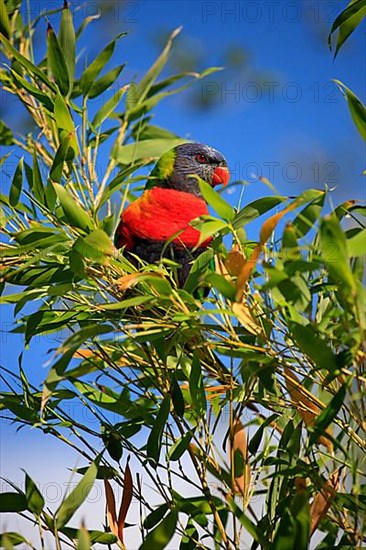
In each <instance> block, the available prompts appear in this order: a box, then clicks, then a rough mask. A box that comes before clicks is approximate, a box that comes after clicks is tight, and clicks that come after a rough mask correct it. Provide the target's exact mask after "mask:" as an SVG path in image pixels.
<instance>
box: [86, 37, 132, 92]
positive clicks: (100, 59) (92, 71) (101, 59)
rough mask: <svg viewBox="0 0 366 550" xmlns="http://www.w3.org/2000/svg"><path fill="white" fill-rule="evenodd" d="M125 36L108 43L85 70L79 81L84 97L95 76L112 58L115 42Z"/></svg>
mask: <svg viewBox="0 0 366 550" xmlns="http://www.w3.org/2000/svg"><path fill="white" fill-rule="evenodd" d="M125 35H126V33H125V32H122V33H120V34H118V35H117V36H116V38H115V39H114V40H112V42H110V43H109V44H108V46H106V47H105V48H104V50H103V51H102V52H101V53H100V54H99V55H98V56H97V57H96V58H95V59H94V61H93V62H92V63H91V64H90V65H89V67H87V69H85V71H84V72H83V75H82V77H81V79H80V88H81V90H82V92H83V94H84V95H88V92H89V90H90V88H91V87H92V86H93V84H94V82H95V80H96V78H97V76H98V75H99V73H100V72H101V70H102V69H103V68H104V67H105V65H106V64H107V63H108V61H109V60H110V58H111V57H112V54H113V52H114V48H115V45H116V42H117V40H119V38H121V36H125Z"/></svg>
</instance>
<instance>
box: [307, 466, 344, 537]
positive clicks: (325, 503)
mask: <svg viewBox="0 0 366 550" xmlns="http://www.w3.org/2000/svg"><path fill="white" fill-rule="evenodd" d="M339 478H340V469H339V470H337V471H336V472H334V473H333V474H332V475H331V476H330V478H329V479H328V480H327V481H326V482H325V483H324V485H323V487H322V489H321V491H320V492H319V493H317V494H316V495H315V497H314V500H313V502H312V505H311V506H310V520H311V528H310V533H311V535H312V534H313V533H314V531H315V530H316V528H317V527H318V525H319V523H320V522H321V520H322V519H323V518H324V517H325V516H326V515H327V512H328V510H329V508H330V506H331V504H332V502H333V500H334V498H335V496H336V493H337V490H338V487H339Z"/></svg>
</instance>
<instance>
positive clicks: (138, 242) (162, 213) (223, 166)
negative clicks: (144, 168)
mask: <svg viewBox="0 0 366 550" xmlns="http://www.w3.org/2000/svg"><path fill="white" fill-rule="evenodd" d="M195 176H199V178H201V179H202V180H204V181H205V182H207V183H208V184H209V185H211V186H212V187H215V186H216V185H219V184H223V185H227V183H228V181H229V179H230V172H229V169H228V165H227V162H226V160H225V158H224V156H223V155H222V154H221V153H220V152H219V151H217V150H216V149H214V148H213V147H210V146H209V145H205V144H201V143H192V142H188V143H182V144H180V145H177V146H176V147H174V148H172V149H170V150H168V151H167V152H166V153H164V154H163V155H162V156H161V157H160V159H159V160H158V162H157V163H156V165H155V167H154V168H153V170H152V172H151V173H150V176H149V177H148V179H147V183H146V186H145V189H144V191H143V193H142V195H141V196H140V197H139V198H138V199H136V200H135V201H134V202H132V203H131V204H130V205H129V206H128V207H127V208H126V209H125V210H124V211H123V212H122V214H121V218H120V221H119V224H118V227H117V229H116V232H115V235H114V245H115V247H116V248H117V249H120V248H123V254H124V255H125V257H127V259H128V260H130V261H131V263H132V264H133V265H135V266H137V265H138V259H137V258H141V259H142V260H144V261H145V262H147V263H151V264H152V263H158V262H159V261H160V260H161V258H162V257H165V258H170V259H172V260H174V261H175V262H176V263H177V264H178V265H179V269H178V273H177V279H178V286H179V287H183V286H184V284H185V282H186V280H187V277H188V275H189V272H190V269H191V266H192V262H193V260H195V259H196V258H198V256H200V254H202V253H203V252H204V251H205V250H206V249H207V248H208V247H209V245H210V242H211V241H212V237H209V238H207V239H205V240H204V241H203V242H200V236H201V233H200V231H199V230H198V229H196V228H194V227H192V226H191V225H190V222H192V220H194V219H195V218H198V217H199V216H202V215H205V214H208V213H209V212H208V206H207V203H206V202H205V200H204V198H203V197H202V195H201V192H200V186H199V183H198V180H197V178H196V177H195ZM136 257H137V258H136Z"/></svg>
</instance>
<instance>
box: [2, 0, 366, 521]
mask: <svg viewBox="0 0 366 550" xmlns="http://www.w3.org/2000/svg"><path fill="white" fill-rule="evenodd" d="M30 3H31V9H32V12H33V13H32V15H33V16H34V15H37V14H38V13H39V12H40V10H41V9H45V8H54V7H56V6H57V5H59V3H58V2H56V1H55V0H54V1H46V0H44V1H38V0H31V2H30ZM78 4H79V3H78V2H71V5H72V8H73V9H74V8H76V7H77V5H78ZM346 4H347V2H345V1H340V2H335V1H333V2H331V1H329V2H327V1H325V0H319V1H314V2H312V1H311V2H310V0H304V1H303V0H295V1H291V2H287V1H286V0H280V1H270V0H268V1H266V0H263V1H262V0H255V1H249V0H248V1H246V2H243V1H242V2H200V1H188V2H184V1H180V0H174V1H172V2H169V1H164V0H163V1H159V0H157V1H150V0H145V1H131V2H130V1H127V2H124V3H122V2H117V1H112V2H110V6H111V11H110V12H109V14H107V15H106V20H104V21H103V19H102V20H98V21H94V22H93V23H91V24H90V25H89V27H88V28H87V30H86V32H85V34H84V36H83V39H82V41H81V44H82V46H83V48H85V52H86V53H87V57H88V59H89V60H90V59H92V58H93V57H94V56H95V55H96V54H97V53H98V52H99V51H100V50H101V49H102V48H103V47H104V46H105V45H106V43H107V42H109V41H110V40H111V39H112V37H113V36H114V35H115V34H117V33H118V32H121V31H123V30H127V31H128V32H129V34H128V36H127V37H125V38H123V39H121V40H120V41H119V44H118V47H117V48H116V52H115V55H114V58H113V61H112V63H111V66H112V65H113V66H114V65H116V64H118V63H122V62H123V61H127V62H128V65H127V68H126V69H125V71H124V72H122V75H121V78H120V83H121V85H123V84H124V83H126V82H128V80H129V79H130V78H133V77H136V76H139V75H142V74H143V73H144V72H146V70H147V69H148V67H149V66H150V65H151V63H152V62H153V60H154V59H155V57H156V56H157V54H158V53H159V47H158V45H157V43H158V42H159V40H158V38H159V36H161V34H162V33H167V32H169V31H171V30H173V29H174V28H176V27H178V26H180V25H182V26H183V30H182V33H181V36H180V37H179V38H178V40H177V47H178V48H181V49H182V48H183V49H184V48H187V49H188V50H189V51H191V52H192V54H193V56H197V59H198V62H199V64H200V66H199V67H197V69H200V70H201V69H203V68H205V67H208V66H221V65H223V63H224V62H225V55H224V53H225V52H227V51H229V50H230V49H232V48H236V49H237V50H242V51H243V52H245V55H246V56H247V57H246V58H247V59H248V61H247V62H246V63H245V66H244V68H243V67H239V68H238V69H237V71H236V70H235V68H233V67H231V68H230V69H228V70H227V71H223V72H222V73H219V74H218V75H215V77H214V78H212V77H209V78H208V79H207V80H206V81H198V82H197V83H196V88H195V89H196V95H197V97H201V98H202V97H205V94H207V93H210V91H212V89H218V90H219V101H218V102H216V104H215V105H214V106H213V107H212V109H206V110H205V109H197V108H194V107H193V106H192V105H191V104H190V102H189V100H188V98H189V97H191V96H190V94H191V92H187V94H185V95H178V96H173V97H172V98H168V99H167V100H166V101H164V102H162V103H161V104H160V105H159V106H158V107H157V109H156V111H155V119H154V124H157V125H159V126H162V127H165V128H167V129H169V130H171V131H173V132H175V133H177V134H178V135H180V136H183V137H187V138H189V139H193V140H196V141H200V142H204V143H209V144H211V145H213V146H214V147H216V148H217V149H219V150H220V151H221V152H222V153H223V154H224V155H225V156H226V158H227V160H228V163H229V166H230V169H231V172H232V173H233V176H234V178H235V179H246V180H248V186H247V187H246V189H245V193H244V201H251V200H254V199H255V198H258V197H260V196H263V195H267V194H270V192H269V190H268V189H267V188H266V187H265V186H264V184H262V183H260V182H258V181H257V179H256V177H255V174H262V175H264V176H266V177H268V178H270V179H271V181H272V183H273V184H274V185H275V186H276V187H277V188H278V189H279V190H280V191H281V192H283V193H290V194H293V195H296V194H298V193H300V192H301V191H303V190H304V189H305V188H306V187H308V186H314V187H317V188H323V187H324V184H325V183H328V184H329V185H330V186H331V187H335V188H336V189H335V191H334V192H333V200H334V202H335V203H337V202H341V201H342V200H345V199H346V198H347V199H348V198H356V199H364V198H365V184H364V179H363V178H362V176H361V172H362V170H363V169H364V164H365V149H364V144H363V143H362V141H361V138H360V136H359V134H358V133H357V130H356V129H355V126H354V124H353V122H352V120H351V118H350V116H349V113H348V108H347V104H346V102H345V100H344V98H343V97H342V95H341V93H340V92H339V90H338V89H337V87H336V86H335V85H334V84H332V79H333V78H338V79H340V80H342V81H343V82H344V83H345V84H346V85H347V86H348V87H349V88H351V89H352V90H353V91H354V92H355V93H356V94H357V95H358V96H359V97H360V98H361V99H362V100H363V101H365V78H366V77H365V75H366V66H365V65H366V63H365V57H366V56H365V55H364V46H363V43H364V38H365V37H364V35H365V26H361V27H360V28H359V29H357V31H356V32H355V33H354V35H353V36H352V37H351V39H350V40H349V42H348V43H347V44H346V45H345V46H344V48H343V49H342V50H341V51H340V53H339V55H338V58H337V59H336V60H335V61H333V57H332V55H331V53H330V52H329V50H328V48H327V43H326V40H327V32H328V30H329V28H330V26H331V23H332V21H333V20H334V19H335V17H336V15H337V14H338V13H339V12H340V11H341V9H342V8H343V7H344V6H345V5H346ZM100 5H101V4H100V2H98V1H94V0H93V1H92V0H90V1H89V2H86V3H85V6H84V7H81V8H79V9H78V10H75V16H76V19H77V21H78V23H80V21H81V20H82V18H83V17H85V16H86V15H94V14H96V13H98V11H99V9H100ZM50 21H51V24H52V25H53V26H55V27H56V28H57V26H58V21H59V16H50ZM106 22H107V23H106ZM44 32H45V22H41V23H40V25H39V30H38V33H39V34H38V35H37V40H38V41H37V43H38V44H40V42H41V36H42V35H43V33H44ZM39 56H40V57H41V53H39ZM169 70H172V68H170V69H169V67H168V68H167V71H166V73H164V74H169ZM272 92H273V94H272ZM2 99H3V100H4V96H2ZM4 101H5V103H4V105H3V116H4V118H5V119H6V120H7V121H8V122H9V121H10V120H12V117H13V112H12V110H11V109H12V106H13V105H14V103H13V102H12V101H9V98H6V97H5V100H4ZM99 106H100V105H99ZM93 108H95V109H97V108H98V102H97V101H96V102H95V105H93ZM9 123H10V122H9ZM105 161H106V159H101V162H102V165H103V163H105ZM2 181H3V183H5V185H4V187H5V188H6V187H7V181H6V178H4V177H3V179H2ZM224 197H225V198H226V199H227V200H228V201H230V202H232V204H234V205H235V204H236V201H237V197H238V195H237V192H234V193H233V194H231V195H230V194H229V192H225V193H224ZM257 231H258V226H254V229H253V236H255V234H256V233H257ZM11 321H12V308H3V313H2V327H3V329H4V328H5V329H6V328H8V327H9V323H11ZM52 345H54V344H52V342H50V341H49V340H48V341H47V339H41V338H40V339H38V343H35V345H33V344H32V346H31V348H30V350H26V351H25V353H24V368H25V369H26V371H27V372H28V373H30V376H31V378H32V379H33V380H34V381H35V382H37V383H39V382H40V381H41V380H42V379H44V377H45V374H46V372H47V369H46V367H45V366H44V365H45V363H46V361H47V359H48V356H47V350H48V349H49V348H50V347H52ZM21 346H22V343H21V338H20V337H19V336H16V335H5V334H3V346H2V351H1V362H2V364H3V365H5V366H6V367H7V368H8V369H10V370H16V369H17V364H18V360H17V357H18V354H19V352H20V351H21ZM1 436H2V438H6V445H2V451H1V453H2V454H1V475H2V476H4V477H7V478H10V479H19V480H22V479H23V474H22V473H21V471H20V468H25V469H26V470H27V471H29V473H30V474H31V475H32V476H33V477H34V479H35V480H36V481H37V480H38V481H41V480H42V481H43V483H46V482H47V480H53V479H55V477H56V478H57V480H58V482H60V483H62V481H63V480H67V479H68V476H69V472H68V471H67V470H66V468H67V467H68V466H70V464H72V463H73V459H72V453H71V454H70V451H63V450H62V447H61V446H60V445H59V444H55V442H54V441H53V440H52V439H51V438H44V437H43V436H41V435H40V434H37V432H36V430H27V429H24V430H22V431H21V432H20V433H16V431H15V427H14V426H10V425H8V424H4V423H3V424H2V427H1ZM25 448H26V449H27V450H26V452H25V451H24V449H25ZM10 449H11V451H12V452H11V453H10V451H9V450H10ZM74 460H75V463H76V457H75V458H74ZM52 507H53V508H55V505H54V504H52ZM7 525H8V526H9V525H10V518H7Z"/></svg>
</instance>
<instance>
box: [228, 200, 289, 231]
mask: <svg viewBox="0 0 366 550" xmlns="http://www.w3.org/2000/svg"><path fill="white" fill-rule="evenodd" d="M284 200H285V197H280V196H278V197H276V196H269V197H262V198H261V199H257V200H255V201H253V202H251V203H249V204H247V205H246V206H244V208H242V209H241V210H240V211H239V212H238V213H237V214H235V216H234V219H233V227H234V229H240V228H241V227H242V226H243V225H246V224H247V223H249V222H251V221H253V220H255V219H256V218H258V217H259V216H261V215H262V214H265V213H266V212H268V211H269V210H271V209H272V208H274V207H275V206H277V205H279V204H281V203H282V202H283V201H284Z"/></svg>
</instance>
